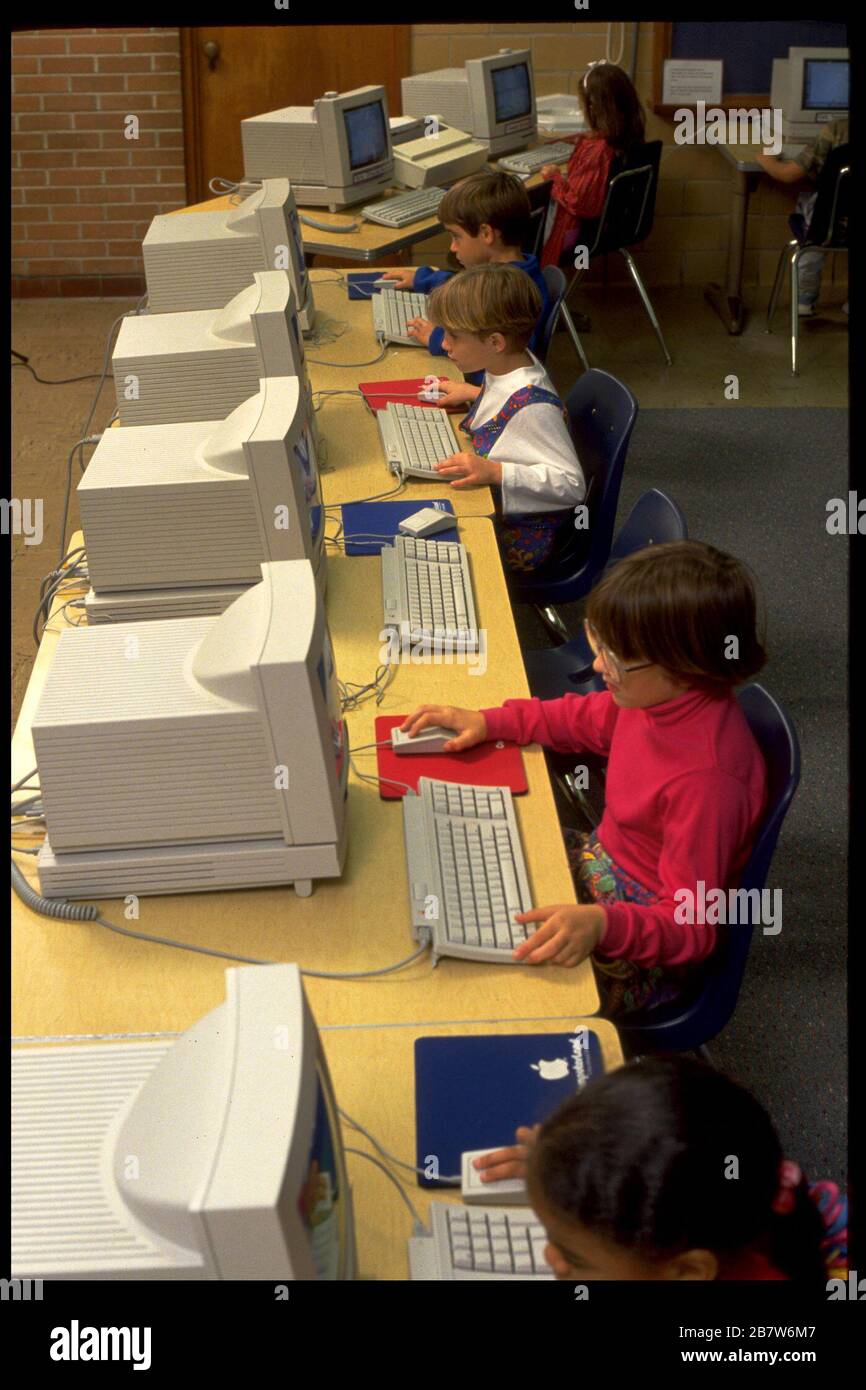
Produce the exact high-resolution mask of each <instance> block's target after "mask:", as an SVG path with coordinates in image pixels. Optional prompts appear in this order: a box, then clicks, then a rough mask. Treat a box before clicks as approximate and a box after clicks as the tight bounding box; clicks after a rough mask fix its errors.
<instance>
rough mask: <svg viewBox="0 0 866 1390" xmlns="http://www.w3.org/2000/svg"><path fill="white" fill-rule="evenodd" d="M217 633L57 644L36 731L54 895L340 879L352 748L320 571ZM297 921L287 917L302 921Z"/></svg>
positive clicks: (273, 569) (267, 597)
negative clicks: (349, 757)
mask: <svg viewBox="0 0 866 1390" xmlns="http://www.w3.org/2000/svg"><path fill="white" fill-rule="evenodd" d="M261 569H262V578H261V581H260V582H259V583H258V584H254V585H253V586H252V587H251V588H249V589H247V590H246V591H245V592H244V593H243V594H241V596H240V598H238V599H235V601H234V603H232V604H231V606H230V607H228V608H227V609H226V610H225V612H224V613H222V614H220V616H219V617H216V618H180V619H172V620H170V621H162V622H147V623H117V624H108V625H106V626H101V627H79V628H70V629H67V630H66V631H64V632H62V633H61V635H60V640H59V642H58V644H57V647H56V649H55V653H54V659H53V663H52V666H51V669H50V670H49V672H48V677H47V679H46V682H45V687H44V690H43V692H42V698H41V700H40V702H39V706H38V708H37V710H36V714H35V716H34V719H33V725H32V729H33V745H34V748H35V751H36V761H37V764H38V767H39V773H40V787H41V788H42V799H43V805H44V808H45V820H46V825H47V831H48V833H47V836H46V839H45V841H44V844H43V847H42V849H41V850H40V852H39V856H38V858H37V861H36V863H37V869H38V871H39V881H40V885H41V888H42V892H43V894H44V895H45V896H46V897H50V898H54V897H68V898H93V897H96V898H99V897H125V896H126V895H128V894H130V893H132V894H136V895H146V894H153V893H184V892H190V893H195V892H205V891H208V890H211V889H222V888H247V887H257V886H259V885H264V884H280V883H293V884H294V886H295V891H296V892H297V893H298V894H299V895H301V896H307V895H308V894H309V893H310V892H311V891H312V882H313V880H314V879H316V878H335V877H339V875H340V874H341V873H342V870H343V863H344V859H345V854H346V838H347V814H346V793H347V785H348V783H347V779H348V744H347V733H346V728H345V724H344V721H343V718H342V713H341V708H340V695H339V687H338V683H337V674H336V671H335V668H334V657H333V649H332V647H331V641H330V637H329V635H328V628H327V623H326V620H325V610H324V603H323V601H322V596H321V594H320V592H319V589H318V586H317V584H316V580H315V576H314V574H313V568H312V565H311V564H310V562H309V561H308V560H277V561H269V562H266V563H264V564H263V565H262V567H261ZM287 910H291V909H290V907H288V908H287Z"/></svg>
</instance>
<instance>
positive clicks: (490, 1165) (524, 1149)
mask: <svg viewBox="0 0 866 1390" xmlns="http://www.w3.org/2000/svg"><path fill="white" fill-rule="evenodd" d="M540 1129H541V1125H533V1126H532V1128H531V1129H530V1128H528V1127H527V1126H526V1125H521V1126H520V1128H519V1129H518V1130H517V1132H516V1134H515V1138H516V1140H517V1143H516V1144H512V1145H511V1146H510V1147H509V1148H505V1149H494V1150H493V1152H492V1153H489V1154H482V1155H481V1156H480V1158H475V1159H473V1160H472V1166H473V1167H474V1168H477V1170H478V1172H479V1173H480V1174H481V1181H482V1182H504V1181H505V1179H506V1178H525V1177H526V1160H527V1158H528V1157H529V1150H530V1148H531V1146H532V1145H533V1144H534V1143H535V1139H536V1136H537V1134H538V1131H539V1130H540Z"/></svg>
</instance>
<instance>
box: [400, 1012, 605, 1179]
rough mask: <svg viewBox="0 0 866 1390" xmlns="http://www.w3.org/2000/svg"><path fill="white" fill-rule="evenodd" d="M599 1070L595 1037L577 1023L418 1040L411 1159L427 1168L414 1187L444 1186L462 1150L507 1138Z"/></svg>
mask: <svg viewBox="0 0 866 1390" xmlns="http://www.w3.org/2000/svg"><path fill="white" fill-rule="evenodd" d="M603 1071H604V1063H603V1061H602V1056H601V1046H600V1044H599V1041H598V1036H597V1035H596V1034H595V1033H594V1032H592V1031H591V1030H590V1029H588V1028H584V1027H581V1028H576V1029H575V1030H574V1032H572V1033H515V1034H502V1033H499V1034H483V1035H481V1036H479V1037H458V1038H418V1039H417V1040H416V1042H415V1117H416V1118H415V1138H416V1158H415V1162H416V1164H417V1166H418V1167H419V1168H421V1169H424V1170H426V1173H427V1174H429V1176H421V1174H420V1173H419V1175H418V1184H419V1186H420V1187H440V1186H447V1185H450V1184H445V1183H444V1182H443V1181H442V1180H443V1179H445V1178H449V1177H455V1176H456V1175H457V1174H459V1172H460V1156H461V1154H462V1153H464V1152H465V1151H466V1150H468V1149H499V1148H503V1147H505V1146H506V1145H508V1144H513V1143H514V1132H515V1130H516V1129H517V1127H518V1126H519V1125H535V1124H538V1123H539V1122H540V1121H541V1120H544V1119H546V1118H547V1116H548V1115H550V1114H551V1113H552V1112H553V1111H554V1110H556V1108H557V1107H558V1106H559V1105H561V1104H562V1102H563V1101H564V1100H567V1099H568V1098H569V1096H573V1095H574V1093H575V1091H577V1090H579V1089H580V1087H581V1086H583V1085H585V1083H586V1082H587V1081H589V1080H591V1079H592V1077H594V1076H600V1075H601V1074H602V1073H603ZM434 1160H435V1162H434ZM435 1173H438V1174H440V1175H441V1176H440V1177H439V1178H437V1177H436V1176H435V1175H434V1174H435Z"/></svg>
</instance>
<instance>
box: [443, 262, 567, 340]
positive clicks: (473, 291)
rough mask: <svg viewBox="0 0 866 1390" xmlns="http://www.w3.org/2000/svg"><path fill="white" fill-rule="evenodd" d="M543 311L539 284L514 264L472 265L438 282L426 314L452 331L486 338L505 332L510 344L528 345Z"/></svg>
mask: <svg viewBox="0 0 866 1390" xmlns="http://www.w3.org/2000/svg"><path fill="white" fill-rule="evenodd" d="M540 313H541V295H540V294H539V292H538V286H537V285H536V284H535V283H534V282H533V280H532V279H531V278H530V276H528V275H527V274H526V271H524V270H518V268H517V266H514V265H503V264H497V263H493V264H487V265H473V266H469V267H468V268H467V269H466V270H461V271H460V273H459V274H458V275H452V277H451V279H450V280H446V281H445V282H444V284H442V285H437V287H436V289H435V290H434V291H433V293H432V294H431V295H430V298H429V299H428V301H427V316H428V318H429V319H430V321H431V323H435V324H437V325H439V326H440V327H442V328H445V329H446V330H448V329H450V330H451V332H452V333H473V334H475V336H476V337H478V338H486V337H487V335H488V334H490V333H502V334H503V335H504V337H505V338H506V340H507V341H508V344H509V347H511V348H512V350H516V349H519V348H522V347H525V346H526V344H527V343H528V342H529V339H530V338H531V337H532V334H533V331H534V329H535V326H536V324H537V323H538V317H539V314H540Z"/></svg>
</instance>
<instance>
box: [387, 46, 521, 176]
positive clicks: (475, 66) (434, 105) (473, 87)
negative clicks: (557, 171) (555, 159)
mask: <svg viewBox="0 0 866 1390" xmlns="http://www.w3.org/2000/svg"><path fill="white" fill-rule="evenodd" d="M400 85H401V91H402V98H403V112H404V114H405V115H407V116H428V115H430V114H431V113H432V112H439V113H440V114H441V116H442V119H443V120H444V121H445V122H446V124H447V125H449V126H456V127H457V129H458V130H465V131H467V132H468V134H470V135H471V136H472V138H473V139H474V140H479V141H481V142H482V143H483V144H484V145H485V146H486V147H487V149H488V150H489V152H490V153H491V154H493V155H502V154H511V152H512V151H513V150H522V149H525V148H526V146H527V145H528V144H529V143H530V141H532V140H534V139H535V135H536V113H535V86H534V82H533V75H532V54H531V53H530V51H529V49H528V48H520V49H510V48H502V49H500V51H499V52H498V53H496V54H493V55H491V56H490V57H488V58H470V59H469V60H468V61H467V62H466V63H465V64H464V66H463V67H462V68H438V69H437V70H436V71H434V72H422V73H417V74H416V75H415V76H412V77H404V78H403V79H402V81H401V84H400Z"/></svg>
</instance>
